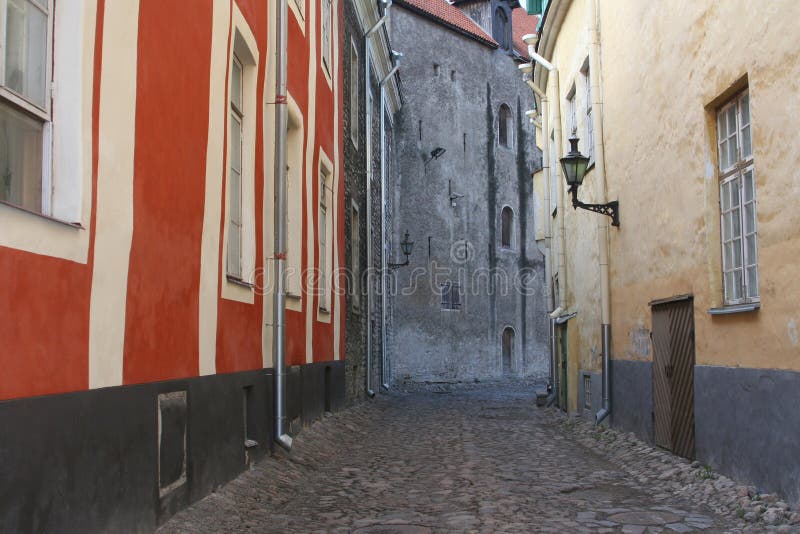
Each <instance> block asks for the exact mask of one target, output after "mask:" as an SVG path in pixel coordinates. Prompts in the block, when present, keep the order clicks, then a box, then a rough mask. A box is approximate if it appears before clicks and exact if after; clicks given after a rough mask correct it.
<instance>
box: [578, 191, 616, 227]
mask: <svg viewBox="0 0 800 534" xmlns="http://www.w3.org/2000/svg"><path fill="white" fill-rule="evenodd" d="M570 191H571V192H572V207H573V208H576V209H577V208H581V209H583V210H588V211H593V212H595V213H600V214H601V215H608V216H609V217H611V226H617V227H618V226H619V201H617V200H612V201H611V202H609V203H607V204H585V203H583V202H581V201H580V200H578V188H577V187H571V188H570Z"/></svg>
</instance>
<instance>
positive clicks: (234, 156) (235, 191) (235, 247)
mask: <svg viewBox="0 0 800 534" xmlns="http://www.w3.org/2000/svg"><path fill="white" fill-rule="evenodd" d="M242 70H243V69H242V62H241V61H240V60H239V58H238V57H237V56H236V54H234V55H233V65H232V67H231V98H230V107H231V109H230V113H231V117H230V119H231V126H230V129H231V139H230V160H231V168H230V174H229V176H228V195H229V196H230V200H229V204H228V276H230V277H233V278H235V279H237V280H241V279H242V121H243V119H244V114H243V113H242Z"/></svg>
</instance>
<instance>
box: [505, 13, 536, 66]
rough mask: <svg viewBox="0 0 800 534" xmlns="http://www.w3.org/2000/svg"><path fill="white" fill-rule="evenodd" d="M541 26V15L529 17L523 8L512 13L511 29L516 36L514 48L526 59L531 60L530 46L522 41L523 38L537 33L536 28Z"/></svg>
mask: <svg viewBox="0 0 800 534" xmlns="http://www.w3.org/2000/svg"><path fill="white" fill-rule="evenodd" d="M538 24H539V15H528V12H527V11H525V9H523V8H517V9H514V10H513V11H511V29H512V32H513V34H514V48H515V49H516V50H517V52H519V55H521V56H522V57H524V58H525V59H530V56H529V55H528V45H526V44H525V41H523V40H522V36H523V35H526V34H528V33H536V26H537V25H538Z"/></svg>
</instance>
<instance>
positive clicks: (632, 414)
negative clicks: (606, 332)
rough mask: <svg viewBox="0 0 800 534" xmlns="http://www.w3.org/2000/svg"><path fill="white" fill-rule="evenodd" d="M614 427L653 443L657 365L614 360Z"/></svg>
mask: <svg viewBox="0 0 800 534" xmlns="http://www.w3.org/2000/svg"><path fill="white" fill-rule="evenodd" d="M610 424H611V426H612V427H614V428H615V429H617V430H622V431H623V432H633V433H634V434H636V436H637V437H638V438H639V439H642V440H645V441H647V442H648V443H653V440H654V437H653V365H652V364H651V363H650V362H640V361H633V360H611V423H610Z"/></svg>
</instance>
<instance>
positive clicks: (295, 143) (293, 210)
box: [286, 96, 303, 298]
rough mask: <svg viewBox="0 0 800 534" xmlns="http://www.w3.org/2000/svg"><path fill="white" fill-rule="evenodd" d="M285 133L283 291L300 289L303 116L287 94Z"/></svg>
mask: <svg viewBox="0 0 800 534" xmlns="http://www.w3.org/2000/svg"><path fill="white" fill-rule="evenodd" d="M288 100H289V105H288V108H289V109H288V111H289V121H288V125H287V129H288V131H287V133H286V294H287V295H288V296H289V297H293V298H300V296H301V294H302V292H303V273H302V266H301V261H302V253H303V249H302V246H303V116H302V115H301V114H300V108H299V107H298V106H297V104H296V103H295V101H294V100H293V99H292V98H291V96H290V97H289V99H288Z"/></svg>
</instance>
